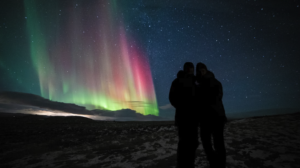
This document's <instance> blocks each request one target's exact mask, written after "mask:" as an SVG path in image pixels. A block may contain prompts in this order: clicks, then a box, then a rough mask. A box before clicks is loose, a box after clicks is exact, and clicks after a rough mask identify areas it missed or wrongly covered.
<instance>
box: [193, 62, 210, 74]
mask: <svg viewBox="0 0 300 168" xmlns="http://www.w3.org/2000/svg"><path fill="white" fill-rule="evenodd" d="M207 71H208V70H207V67H206V65H205V64H203V63H202V62H199V63H198V64H197V66H196V74H197V76H198V75H201V76H204V75H205V74H206V73H207Z"/></svg>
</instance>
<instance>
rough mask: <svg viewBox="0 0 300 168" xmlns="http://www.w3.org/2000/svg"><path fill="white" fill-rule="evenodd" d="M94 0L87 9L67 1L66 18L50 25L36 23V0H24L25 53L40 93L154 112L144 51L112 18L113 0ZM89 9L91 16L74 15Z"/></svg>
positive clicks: (86, 13)
mask: <svg viewBox="0 0 300 168" xmlns="http://www.w3.org/2000/svg"><path fill="white" fill-rule="evenodd" d="M95 2H97V3H95V4H96V5H94V6H92V7H91V8H90V9H89V10H82V7H80V5H77V4H75V3H74V2H70V6H75V7H76V8H75V7H71V8H69V9H68V16H67V18H68V19H67V21H66V22H60V23H57V24H58V26H59V29H55V30H53V31H51V30H48V29H47V30H46V29H45V26H44V25H42V24H41V23H40V21H41V20H42V19H44V18H42V16H41V15H40V13H39V12H40V11H38V10H39V9H38V8H37V4H36V3H37V1H31V0H26V1H25V8H26V14H27V28H28V33H29V36H30V40H31V41H30V50H31V58H32V61H33V63H34V66H35V69H36V71H37V74H38V77H39V81H40V88H41V95H42V96H43V97H45V98H49V99H50V100H54V101H59V102H66V103H75V104H78V105H83V106H85V107H87V108H88V109H105V110H120V109H127V108H128V109H132V110H135V111H137V112H138V113H141V114H144V115H148V114H152V115H156V116H157V115H158V113H159V112H158V107H157V101H156V95H155V90H154V85H153V81H152V74H151V70H150V65H149V63H148V60H147V56H146V55H145V53H144V52H143V50H142V49H140V48H139V46H138V44H136V42H135V40H134V38H133V37H131V36H130V35H129V34H128V33H126V30H125V29H124V26H123V22H122V21H121V20H119V21H118V19H114V17H116V16H117V15H118V13H117V11H118V10H117V9H116V8H117V3H116V1H114V2H113V3H112V5H103V4H108V1H103V0H99V1H95ZM78 8H79V9H80V8H81V10H80V12H78V10H79V9H78ZM94 14H96V16H97V17H95V18H89V17H88V18H85V20H83V19H79V18H83V17H84V16H85V17H86V16H95V15H94ZM46 33H49V34H46ZM50 34H51V35H50ZM50 37H51V38H50ZM53 37H54V38H56V40H53Z"/></svg>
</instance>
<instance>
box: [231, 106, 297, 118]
mask: <svg viewBox="0 0 300 168" xmlns="http://www.w3.org/2000/svg"><path fill="white" fill-rule="evenodd" d="M296 112H300V110H299V109H294V108H278V109H262V110H255V111H248V112H238V113H226V116H227V118H229V119H240V118H250V117H260V116H271V115H280V114H291V113H296Z"/></svg>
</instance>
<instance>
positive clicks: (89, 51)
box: [0, 0, 300, 115]
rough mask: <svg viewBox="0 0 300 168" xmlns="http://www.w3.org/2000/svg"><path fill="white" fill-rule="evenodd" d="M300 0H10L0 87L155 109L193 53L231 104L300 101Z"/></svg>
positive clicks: (1, 38) (1, 35) (4, 10)
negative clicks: (284, 0)
mask: <svg viewBox="0 0 300 168" xmlns="http://www.w3.org/2000/svg"><path fill="white" fill-rule="evenodd" d="M299 5H300V2H299V1H296V0H294V1H293V0H292V1H289V2H283V1H271V0H270V1H258V0H243V1H240V0H229V1H226V2H224V1H218V0H213V1H209V2H208V1H204V0H197V1H196V0H191V1H185V0H166V1H160V0H131V1H121V0H90V1H83V0H72V1H60V0H51V1H38V0H25V1H23V0H14V1H9V0H4V1H1V2H0V91H18V92H26V93H33V94H37V95H41V96H43V97H45V98H48V99H51V100H54V101H60V102H67V103H75V104H79V105H84V106H86V107H87V108H89V109H94V108H97V109H107V110H118V109H122V108H130V109H133V110H136V111H137V112H139V113H141V114H153V115H159V111H163V110H166V109H169V110H174V109H172V108H170V105H169V104H170V103H169V100H168V94H169V89H170V86H171V83H172V81H173V80H174V79H175V77H176V74H177V72H178V71H179V70H181V69H182V68H183V64H184V63H185V62H187V61H190V62H193V63H194V64H195V65H196V64H197V63H198V62H203V63H205V64H206V65H207V67H208V69H209V70H211V71H212V72H213V73H214V74H215V76H216V78H217V79H218V80H219V81H220V82H221V83H222V85H223V90H224V96H223V102H224V106H225V110H226V112H227V113H230V112H244V111H251V110H259V109H269V108H300V87H299V83H300V66H299V63H300V47H299V46H300V31H299V30H300V17H299V16H300V6H299Z"/></svg>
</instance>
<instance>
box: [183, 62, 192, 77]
mask: <svg viewBox="0 0 300 168" xmlns="http://www.w3.org/2000/svg"><path fill="white" fill-rule="evenodd" d="M183 71H184V72H185V73H187V74H193V75H194V64H193V63H191V62H186V63H184V66H183Z"/></svg>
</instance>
